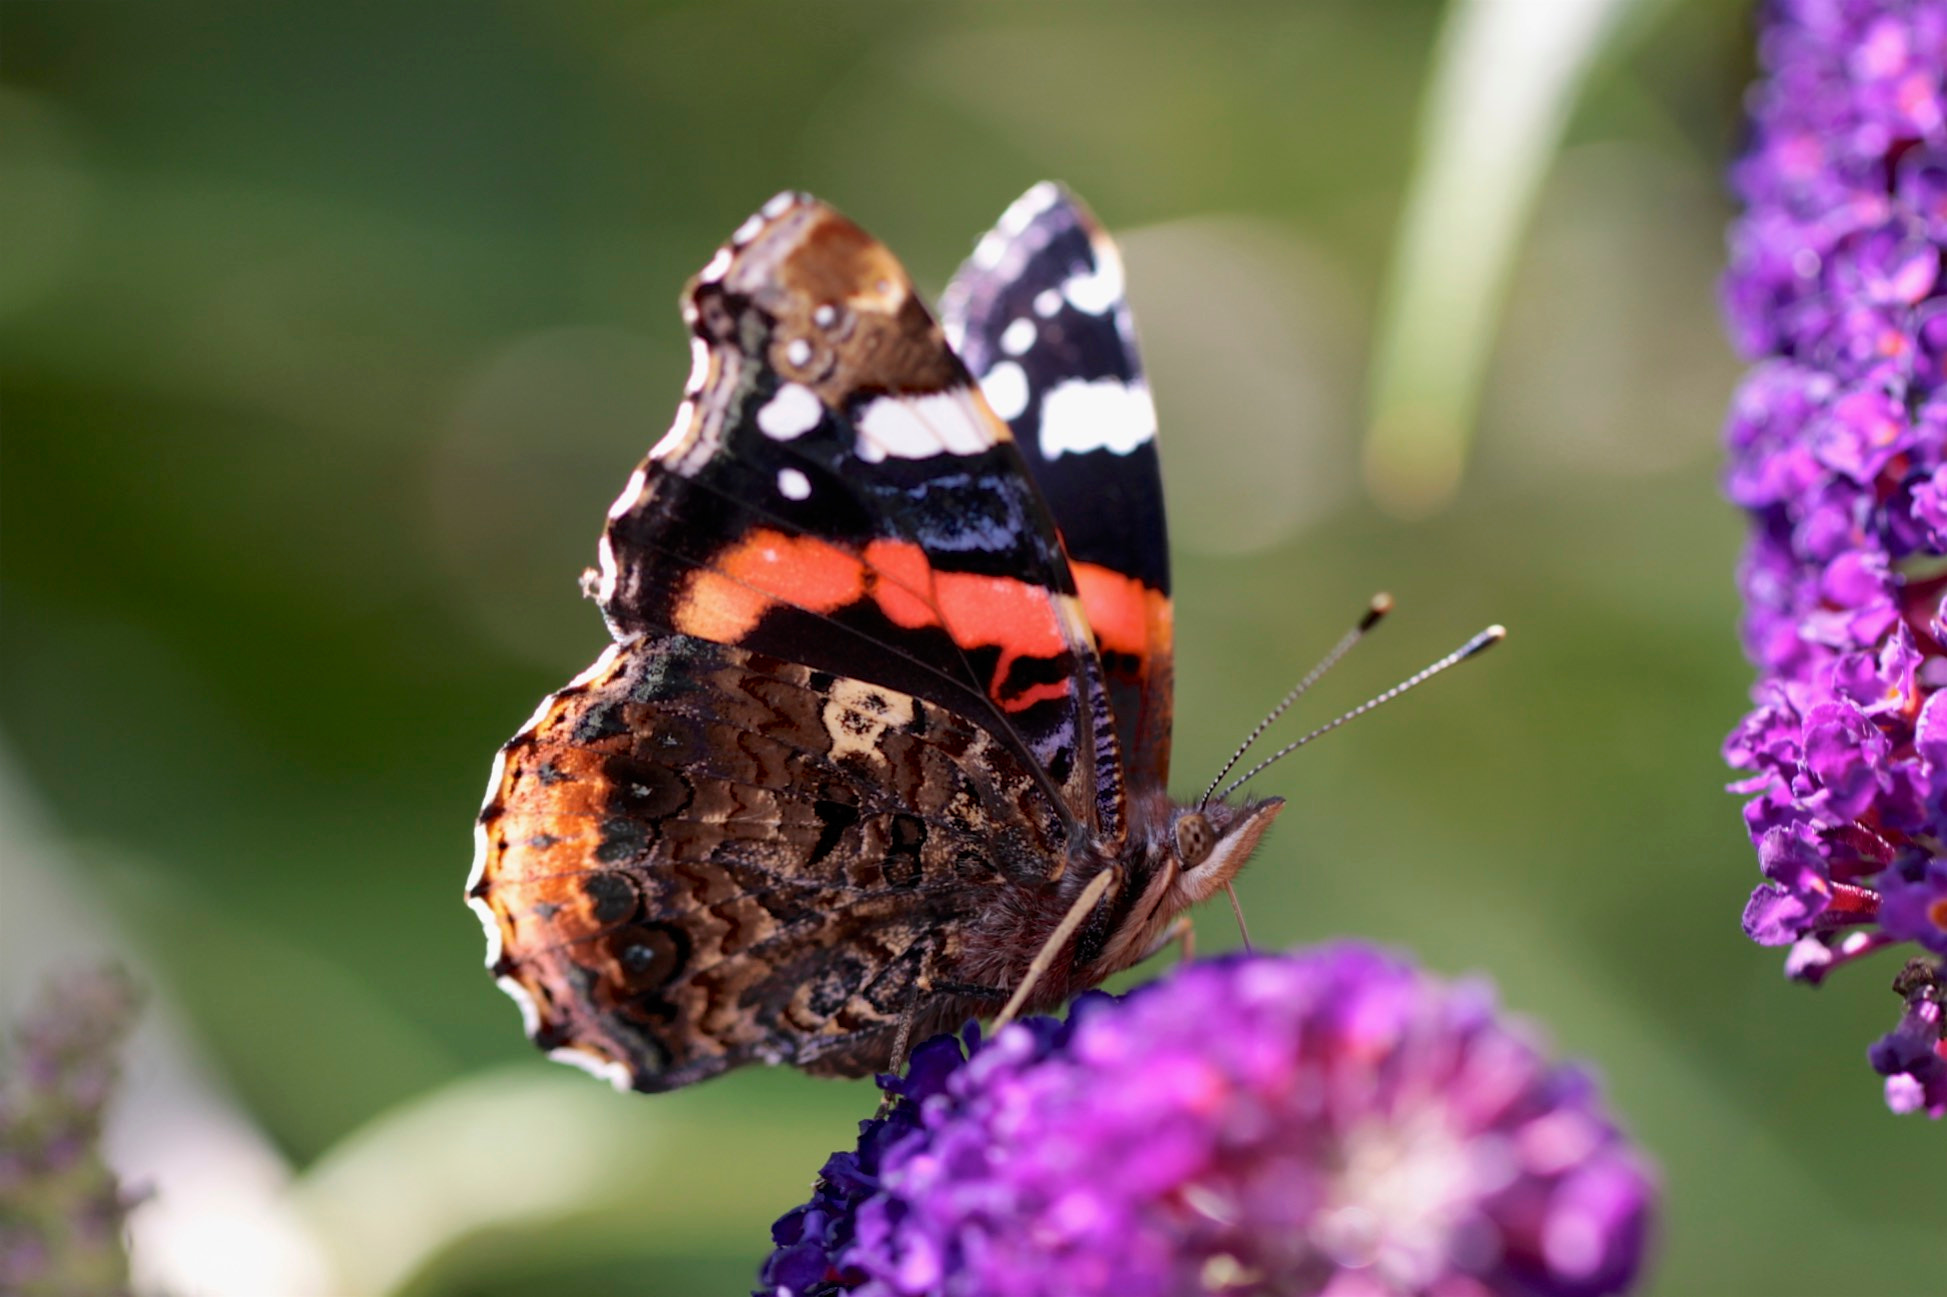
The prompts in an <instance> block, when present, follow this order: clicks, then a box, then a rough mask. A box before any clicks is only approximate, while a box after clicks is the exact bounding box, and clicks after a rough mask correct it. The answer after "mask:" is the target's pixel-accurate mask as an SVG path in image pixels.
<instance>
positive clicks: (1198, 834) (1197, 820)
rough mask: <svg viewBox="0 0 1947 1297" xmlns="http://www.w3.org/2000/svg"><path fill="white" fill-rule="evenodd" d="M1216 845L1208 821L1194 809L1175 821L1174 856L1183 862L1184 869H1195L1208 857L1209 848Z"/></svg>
mask: <svg viewBox="0 0 1947 1297" xmlns="http://www.w3.org/2000/svg"><path fill="white" fill-rule="evenodd" d="M1216 845H1217V835H1216V833H1215V832H1214V831H1213V830H1212V829H1211V827H1210V821H1209V820H1207V819H1205V818H1204V817H1203V816H1202V815H1201V814H1199V813H1198V812H1196V811H1189V812H1187V813H1185V814H1183V815H1181V816H1179V817H1178V818H1177V821H1176V857H1177V859H1178V860H1181V861H1182V862H1183V867H1184V868H1185V869H1195V868H1196V867H1197V866H1198V865H1200V864H1202V863H1203V862H1204V861H1206V860H1208V859H1209V858H1210V849H1211V848H1212V847H1214V846H1216Z"/></svg>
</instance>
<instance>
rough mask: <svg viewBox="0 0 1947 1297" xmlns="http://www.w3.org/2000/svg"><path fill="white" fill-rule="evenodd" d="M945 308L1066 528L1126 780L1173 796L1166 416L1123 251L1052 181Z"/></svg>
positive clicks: (1020, 208)
mask: <svg viewBox="0 0 1947 1297" xmlns="http://www.w3.org/2000/svg"><path fill="white" fill-rule="evenodd" d="M940 317H941V321H942V323H943V324H944V326H945V329H946V333H947V336H948V339H949V340H950V341H951V342H952V344H953V346H954V349H955V350H956V351H957V352H958V353H959V355H960V358H961V360H963V361H964V362H965V363H966V365H967V368H968V369H969V370H970V371H971V372H972V373H973V374H974V376H975V377H976V378H977V379H978V380H979V382H980V385H981V387H982V389H983V391H984V392H985V394H986V396H987V399H988V402H989V404H991V405H992V406H993V408H994V410H995V412H996V413H997V414H999V415H1000V416H1001V417H1002V418H1004V419H1006V420H1007V422H1008V425H1009V427H1010V428H1011V429H1012V431H1013V433H1014V438H1015V442H1016V444H1017V445H1018V446H1019V448H1020V452H1021V455H1022V457H1023V459H1024V460H1025V461H1026V463H1027V465H1028V469H1029V471H1030V472H1031V473H1032V474H1033V475H1034V478H1035V481H1036V483H1037V484H1038V485H1039V487H1040V489H1041V493H1042V495H1043V496H1044V497H1045V498H1046V499H1047V501H1048V505H1049V508H1050V511H1051V512H1052V514H1053V517H1054V520H1055V524H1056V526H1057V527H1058V528H1059V529H1060V531H1061V536H1062V540H1063V542H1064V543H1065V545H1066V546H1067V551H1068V556H1069V559H1070V562H1071V566H1072V570H1073V572H1074V574H1075V579H1076V583H1077V586H1078V588H1079V590H1080V593H1081V598H1082V602H1083V604H1084V606H1085V607H1086V608H1087V610H1088V615H1089V621H1090V624H1091V626H1092V628H1093V630H1094V633H1095V637H1096V645H1097V648H1098V649H1099V651H1100V654H1101V659H1102V665H1103V669H1104V672H1105V675H1106V679H1107V683H1108V686H1109V691H1110V695H1111V698H1112V699H1113V702H1114V707H1115V715H1116V723H1117V729H1118V732H1119V734H1120V736H1121V744H1122V751H1123V754H1124V757H1125V763H1126V769H1127V775H1126V777H1127V778H1128V780H1129V782H1130V784H1131V785H1132V786H1136V787H1145V788H1151V789H1157V790H1160V789H1161V788H1163V786H1164V785H1165V784H1166V783H1167V782H1168V778H1169V744H1170V718H1171V693H1172V671H1171V664H1172V645H1171V639H1172V633H1171V632H1172V624H1171V605H1170V568H1169V544H1168V537H1167V534H1166V531H1165V528H1164V521H1163V519H1164V514H1163V481H1162V472H1161V464H1160V461H1159V459H1158V457H1157V452H1156V410H1155V407H1154V405H1153V404H1152V403H1151V401H1150V397H1149V386H1148V383H1147V382H1146V381H1145V379H1144V377H1143V370H1142V361H1141V359H1140V356H1139V354H1138V352H1137V349H1136V332H1135V324H1134V320H1133V318H1132V316H1131V314H1130V311H1129V306H1128V302H1127V301H1126V300H1125V298H1124V295H1123V270H1122V259H1121V256H1120V254H1119V253H1118V252H1117V250H1116V248H1115V245H1114V244H1113V243H1112V242H1111V241H1110V239H1109V237H1108V235H1107V234H1106V233H1105V232H1104V231H1103V230H1102V228H1101V226H1100V225H1099V224H1098V223H1097V222H1096V220H1095V218H1094V217H1093V216H1092V215H1091V214H1090V213H1089V211H1088V209H1087V208H1086V207H1085V206H1083V205H1082V203H1081V201H1080V200H1079V199H1077V198H1076V197H1075V196H1074V195H1073V194H1071V193H1069V192H1068V191H1067V190H1066V189H1064V188H1062V187H1061V186H1060V185H1056V184H1052V183H1043V184H1039V185H1036V186H1035V187H1034V188H1033V189H1030V190H1029V191H1028V192H1027V193H1026V194H1024V195H1023V196H1022V197H1021V198H1020V200H1019V201H1017V202H1016V203H1015V204H1014V205H1013V206H1012V207H1010V208H1009V209H1008V211H1007V213H1006V214H1005V215H1003V216H1002V217H1001V219H1000V222H999V223H998V224H997V225H996V226H995V227H994V229H993V230H992V231H990V232H989V233H988V234H987V235H986V237H984V238H983V239H981V241H980V243H979V245H978V246H977V247H976V248H975V250H974V254H973V256H972V257H971V258H969V259H968V261H967V263H966V264H965V265H964V266H962V267H961V268H960V271H959V273H958V274H957V275H955V276H954V279H953V282H952V283H951V284H950V285H948V287H947V290H946V292H945V293H944V294H943V295H942V296H941V298H940Z"/></svg>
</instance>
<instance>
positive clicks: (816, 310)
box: [811, 302, 838, 329]
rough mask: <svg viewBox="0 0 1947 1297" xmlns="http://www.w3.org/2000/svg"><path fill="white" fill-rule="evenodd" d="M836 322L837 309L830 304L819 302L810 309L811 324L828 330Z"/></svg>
mask: <svg viewBox="0 0 1947 1297" xmlns="http://www.w3.org/2000/svg"><path fill="white" fill-rule="evenodd" d="M837 320H838V308H836V307H834V306H833V305H832V304H831V303H830V302H820V303H819V304H818V305H817V306H814V307H813V308H812V309H811V322H812V323H813V324H815V325H817V326H818V327H819V328H821V329H829V328H831V327H832V325H833V324H834V323H836V322H837Z"/></svg>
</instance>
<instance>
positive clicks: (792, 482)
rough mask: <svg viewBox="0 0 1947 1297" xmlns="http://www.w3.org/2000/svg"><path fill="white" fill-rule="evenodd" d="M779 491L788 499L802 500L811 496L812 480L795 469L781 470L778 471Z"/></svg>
mask: <svg viewBox="0 0 1947 1297" xmlns="http://www.w3.org/2000/svg"><path fill="white" fill-rule="evenodd" d="M777 489H778V490H779V491H781V492H782V493H783V494H784V496H785V498H786V499H790V500H802V499H804V498H805V497H806V496H808V495H810V494H811V479H810V478H808V477H806V476H805V475H804V474H803V473H800V472H799V471H798V470H797V469H795V468H780V469H779V470H778V471H777Z"/></svg>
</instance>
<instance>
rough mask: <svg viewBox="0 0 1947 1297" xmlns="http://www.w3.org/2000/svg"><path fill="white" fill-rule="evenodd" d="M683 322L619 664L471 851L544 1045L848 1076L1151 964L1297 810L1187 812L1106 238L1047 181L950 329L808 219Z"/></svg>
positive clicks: (626, 551) (962, 287)
mask: <svg viewBox="0 0 1947 1297" xmlns="http://www.w3.org/2000/svg"><path fill="white" fill-rule="evenodd" d="M682 305H683V317H684V319H685V321H686V322H687V323H688V325H689V327H690V330H691V333H692V335H693V336H692V340H691V344H690V345H691V350H692V357H693V367H692V369H691V372H690V377H689V381H688V383H687V385H686V387H685V389H684V393H683V400H682V403H681V404H680V405H679V407H678V408H677V412H676V418H675V422H674V423H673V425H672V426H671V427H670V429H669V431H668V432H667V433H666V434H665V435H664V436H663V438H662V439H661V440H660V441H658V442H657V443H656V445H655V446H654V448H653V449H652V450H651V451H650V452H649V455H648V457H647V458H646V459H645V460H644V461H643V462H642V463H641V465H640V466H638V467H637V468H636V470H635V472H634V473H633V474H632V475H631V477H630V478H629V480H628V484H627V485H626V486H625V487H624V488H623V490H622V493H621V495H620V496H618V497H617V498H616V500H615V503H614V504H613V505H612V506H611V507H610V509H609V512H608V522H607V526H606V527H605V529H604V530H603V532H602V536H601V541H600V545H599V550H598V554H599V566H598V567H596V568H594V569H592V570H591V571H590V572H589V573H588V574H587V575H586V576H585V577H584V589H585V590H586V592H587V593H588V594H589V595H590V596H591V597H592V598H593V599H594V600H595V601H596V602H597V603H598V604H599V605H600V608H601V611H602V615H603V617H604V619H605V620H606V622H607V625H608V629H609V632H610V634H611V636H612V637H613V640H614V642H613V643H612V644H610V645H609V646H608V647H607V648H606V649H605V650H604V651H603V652H602V654H601V656H600V657H598V658H597V659H596V660H595V662H594V663H593V665H591V666H590V667H589V668H588V669H587V670H585V671H583V672H582V673H581V674H580V675H578V676H576V677H575V678H574V679H573V680H572V681H570V682H569V683H568V685H567V686H566V687H565V688H564V689H562V690H561V691H560V692H559V693H556V694H553V695H551V696H549V697H548V698H546V699H544V700H543V701H542V703H541V705H540V708H539V710H537V711H536V712H535V713H534V716H533V718H532V719H531V720H530V721H529V722H528V723H527V725H526V726H524V727H523V728H522V729H521V731H520V732H519V733H518V734H516V735H515V736H514V738H513V739H512V740H511V741H510V742H509V743H508V744H507V745H506V746H505V747H504V748H503V749H502V750H501V752H500V754H499V756H498V757H497V758H496V759H495V762H494V768H493V774H492V777H491V779H490V781H489V784H488V789H487V798H486V803H485V806H484V807H483V809H482V811H481V813H480V817H479V821H478V824H477V828H476V846H477V851H476V856H475V861H474V868H473V875H472V878H471V880H470V881H469V883H468V886H467V899H468V902H469V904H471V905H472V906H473V908H474V909H475V910H476V911H477V912H478V914H479V916H480V918H481V920H482V923H483V925H484V926H485V928H486V933H487V942H488V965H489V967H490V968H491V970H492V971H493V973H494V975H495V977H496V978H497V979H498V980H499V983H500V985H501V987H502V988H503V989H505V990H506V991H507V993H508V994H509V995H511V996H512V997H513V998H514V999H515V1000H516V1001H517V1002H518V1003H519V1005H520V1008H521V1012H522V1014H523V1017H524V1019H525V1023H526V1028H527V1033H528V1035H529V1036H530V1037H531V1038H532V1039H533V1040H534V1041H535V1043H536V1044H538V1045H539V1046H540V1047H541V1048H543V1049H545V1050H547V1051H548V1052H549V1053H550V1054H551V1055H552V1056H553V1057H555V1058H557V1059H560V1060H562V1061H565V1062H570V1063H575V1064H578V1065H580V1066H582V1067H584V1068H586V1069H588V1070H589V1071H591V1072H594V1073H595V1074H597V1075H599V1076H603V1077H606V1078H608V1079H609V1080H611V1081H613V1082H614V1083H615V1084H616V1085H617V1086H618V1087H623V1088H633V1089H637V1090H647V1091H659V1090H669V1089H673V1088H675V1087H678V1086H682V1085H687V1084H690V1083H691V1082H694V1081H698V1080H701V1079H704V1078H706V1077H710V1076H714V1075H716V1074H718V1073H720V1072H723V1071H725V1070H726V1069H728V1068H731V1067H735V1066H738V1065H740V1064H744V1063H748V1062H753V1061H762V1062H765V1063H788V1064H792V1065H795V1066H797V1067H800V1068H803V1069H804V1070H806V1071H808V1072H812V1073H818V1074H827V1075H840V1076H860V1075H864V1074H867V1073H870V1072H873V1071H875V1070H879V1069H883V1068H885V1067H886V1066H888V1065H889V1064H892V1063H896V1062H897V1055H898V1054H899V1053H901V1052H902V1051H903V1048H904V1045H905V1043H906V1042H907V1041H909V1040H916V1039H922V1038H924V1037H925V1036H926V1035H929V1034H931V1033H933V1032H935V1031H938V1030H942V1029H953V1028H957V1027H958V1026H960V1025H961V1024H962V1023H964V1022H966V1021H967V1020H968V1019H970V1018H972V1017H975V1016H978V1015H982V1014H990V1013H993V1012H994V1011H995V1010H996V1009H998V1008H1000V1007H1001V1006H1002V1005H1003V1004H1004V1003H1005V1002H1006V1001H1008V1000H1009V998H1010V996H1012V995H1014V994H1015V993H1016V992H1017V991H1024V992H1026V994H1025V996H1024V998H1025V1000H1026V1004H1025V1007H1026V1008H1028V1009H1030V1010H1036V1009H1044V1008H1048V1007H1052V1006H1054V1005H1056V1004H1059V1003H1060V1002H1061V1001H1063V1000H1064V999H1066V998H1067V997H1068V996H1070V995H1071V994H1074V993H1076V992H1078V991H1080V990H1082V989H1084V988H1086V987H1090V986H1093V985H1096V984H1097V983H1099V982H1101V981H1102V980H1103V979H1104V978H1106V977H1108V976H1110V975H1111V974H1113V973H1115V972H1118V971H1120V970H1122V969H1124V968H1127V967H1130V966H1131V965H1133V964H1135V963H1137V962H1138V961H1140V960H1142V959H1143V958H1145V957H1147V956H1148V955H1150V954H1152V953H1154V952H1155V951H1156V950H1157V949H1159V948H1160V947H1161V946H1162V945H1163V944H1164V943H1165V942H1166V941H1167V940H1168V939H1169V937H1170V935H1171V933H1172V931H1173V930H1174V925H1175V923H1176V921H1177V920H1178V919H1179V917H1180V916H1181V915H1182V914H1183V912H1184V911H1185V910H1186V909H1187V908H1188V907H1189V906H1191V905H1193V904H1195V903H1196V902H1197V901H1200V900H1202V899H1204V898H1206V897H1208V896H1210V895H1212V894H1213V893H1215V892H1216V891H1218V890H1219V889H1221V888H1224V887H1225V886H1226V885H1227V884H1228V883H1229V881H1230V879H1231V878H1232V877H1233V876H1234V875H1235V874H1236V873H1237V871H1238V869H1239V868H1241V867H1242V865H1243V864H1244V862H1245V859H1246V858H1247V857H1248V856H1249V855H1250V853H1251V852H1252V850H1253V849H1254V848H1255V847H1256V846H1257V844H1258V841H1259V839H1260V838H1261V837H1262V836H1263V835H1264V832H1265V830H1266V829H1267V828H1268V827H1269V826H1270V824H1271V822H1272V820H1273V818H1274V817H1275V816H1276V814H1277V812H1278V810H1279V808H1280V807H1281V806H1282V805H1283V803H1282V801H1281V800H1279V799H1267V800H1263V801H1254V802H1245V803H1242V804H1231V803H1229V802H1226V801H1223V800H1217V801H1211V800H1210V799H1209V797H1208V795H1206V797H1205V799H1203V800H1202V801H1198V802H1190V803H1184V802H1176V801H1173V800H1172V799H1171V798H1170V796H1169V794H1168V791H1167V789H1166V783H1167V780H1168V777H1169V764H1170V721H1171V694H1172V619H1171V604H1170V594H1169V590H1170V581H1169V553H1168V544H1167V536H1166V532H1165V527H1164V517H1163V494H1162V482H1161V477H1160V465H1159V460H1158V458H1157V450H1156V415H1155V410H1154V407H1153V406H1152V404H1151V402H1150V398H1149V392H1148V388H1147V385H1146V383H1145V380H1144V378H1143V372H1142V367H1141V362H1140V360H1139V358H1138V354H1137V349H1136V338H1135V333H1134V327H1133V324H1132V322H1131V318H1130V314H1129V309H1128V306H1127V304H1126V302H1125V300H1124V294H1123V268H1122V261H1121V258H1120V256H1119V255H1118V253H1117V251H1116V249H1115V247H1114V246H1113V244H1112V243H1111V242H1110V240H1109V238H1108V237H1107V235H1106V234H1104V232H1103V231H1102V229H1101V227H1100V226H1099V224H1098V223H1097V222H1096V221H1095V219H1094V217H1093V216H1092V215H1091V214H1090V213H1089V212H1088V211H1087V209H1086V208H1084V207H1083V206H1082V204H1081V203H1080V202H1079V201H1078V200H1077V199H1076V198H1075V197H1074V196H1073V195H1071V194H1070V193H1068V192H1067V191H1066V190H1065V189H1063V188H1061V187H1060V186H1057V185H1054V184H1045V183H1044V184H1040V185H1037V186H1035V187H1034V188H1033V189H1030V190H1029V191H1028V192H1027V193H1026V194H1025V195H1024V196H1023V197H1022V198H1020V199H1019V200H1018V201H1016V202H1015V203H1014V204H1013V205H1012V206H1011V207H1010V208H1009V209H1008V210H1007V212H1006V214H1005V215H1003V216H1002V218H1001V220H1000V222H999V224H998V225H997V226H996V227H995V228H994V229H993V230H992V231H991V232H990V233H988V234H987V235H986V236H985V237H983V238H982V239H981V240H980V241H979V243H978V245H977V246H976V248H975V250H974V252H973V255H972V257H971V258H970V259H969V260H968V262H967V263H966V265H964V266H963V267H962V268H961V270H960V271H959V273H958V274H957V275H956V277H955V278H954V280H953V281H952V283H951V285H950V286H949V287H948V288H947V290H946V292H945V294H944V296H943V297H942V298H941V319H940V320H939V321H937V322H936V320H935V319H934V317H933V316H932V315H931V314H929V313H928V311H927V309H926V307H925V306H924V305H923V304H922V302H921V301H920V298H919V296H918V295H917V293H916V292H915V290H914V288H913V285H912V282H911V281H910V279H909V278H908V277H907V275H906V272H905V271H904V270H903V269H902V268H901V266H900V265H899V263H898V261H897V260H895V259H894V257H893V256H892V254H891V253H890V252H888V251H887V250H886V248H885V247H884V246H883V245H881V244H880V243H878V242H877V241H876V240H874V239H873V238H872V237H871V236H869V235H867V234H866V233H865V232H864V231H863V230H861V229H860V228H859V227H858V226H856V225H854V224H853V223H852V222H850V221H849V220H847V219H846V218H845V217H843V216H841V215H840V214H839V213H838V212H836V211H834V210H833V209H832V208H830V207H829V206H826V205H825V204H823V203H821V202H819V201H817V200H816V199H813V198H811V197H809V196H806V195H803V194H797V193H783V194H779V195H778V196H777V197H776V198H774V199H772V200H771V201H770V202H769V203H767V204H765V206H764V207H763V209H762V210H761V211H759V212H758V213H757V214H755V215H753V216H752V217H751V218H750V219H749V220H748V221H746V222H745V223H744V224H743V225H742V226H740V227H739V228H738V229H737V231H736V232H735V233H734V234H733V235H732V236H731V239H730V241H729V242H728V243H726V244H724V245H723V246H722V247H720V248H719V249H718V250H717V252H716V254H715V255H714V256H713V257H711V258H710V260H709V262H708V264H706V265H705V266H704V267H703V269H702V270H701V271H700V272H699V273H698V274H697V275H696V277H695V278H694V279H692V280H691V281H690V283H689V285H688V287H687V289H686V290H685V292H684V296H683V303H682ZM1037 956H1039V957H1040V958H1039V961H1038V962H1037ZM1031 965H1032V966H1033V974H1034V975H1033V976H1030V966H1031Z"/></svg>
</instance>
